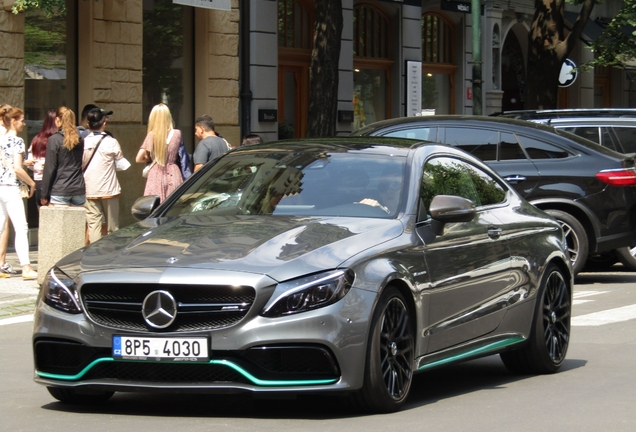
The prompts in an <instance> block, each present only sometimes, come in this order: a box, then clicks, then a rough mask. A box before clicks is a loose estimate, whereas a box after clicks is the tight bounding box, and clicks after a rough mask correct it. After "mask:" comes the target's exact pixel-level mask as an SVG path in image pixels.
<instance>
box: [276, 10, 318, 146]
mask: <svg viewBox="0 0 636 432" xmlns="http://www.w3.org/2000/svg"><path fill="white" fill-rule="evenodd" d="M314 12H315V7H314V4H313V2H311V1H309V0H278V118H279V124H278V138H279V139H285V138H300V137H304V136H306V135H307V111H308V108H309V104H308V99H309V64H310V61H311V49H312V46H313V28H314Z"/></svg>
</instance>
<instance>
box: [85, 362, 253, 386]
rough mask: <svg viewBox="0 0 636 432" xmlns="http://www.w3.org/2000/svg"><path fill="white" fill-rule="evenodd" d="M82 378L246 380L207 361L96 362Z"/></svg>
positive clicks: (189, 381)
mask: <svg viewBox="0 0 636 432" xmlns="http://www.w3.org/2000/svg"><path fill="white" fill-rule="evenodd" d="M83 379H87V380H90V379H116V380H124V381H136V382H140V381H145V382H180V383H194V382H206V383H212V382H233V383H244V384H247V383H249V381H248V380H247V379H246V378H245V377H243V375H241V374H240V373H238V372H235V371H234V370H233V369H231V368H229V367H227V366H222V365H212V364H207V363H201V364H198V363H192V364H186V363H178V364H175V363H133V362H107V363H100V364H98V365H96V366H95V367H94V368H92V369H91V370H90V371H89V372H88V373H87V374H86V375H85V376H84V378H83Z"/></svg>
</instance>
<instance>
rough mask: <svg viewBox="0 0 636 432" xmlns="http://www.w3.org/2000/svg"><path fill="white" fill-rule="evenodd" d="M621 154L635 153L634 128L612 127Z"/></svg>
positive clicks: (635, 130) (635, 136)
mask: <svg viewBox="0 0 636 432" xmlns="http://www.w3.org/2000/svg"><path fill="white" fill-rule="evenodd" d="M614 133H615V134H616V138H617V139H618V143H619V145H620V147H621V148H622V150H618V151H620V152H621V153H636V127H614Z"/></svg>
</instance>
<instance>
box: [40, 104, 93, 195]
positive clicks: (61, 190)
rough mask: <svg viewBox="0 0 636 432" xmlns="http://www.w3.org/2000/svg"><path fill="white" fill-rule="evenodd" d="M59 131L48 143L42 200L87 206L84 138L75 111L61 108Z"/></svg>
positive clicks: (57, 118) (59, 112)
mask: <svg viewBox="0 0 636 432" xmlns="http://www.w3.org/2000/svg"><path fill="white" fill-rule="evenodd" d="M55 125H56V126H57V127H58V131H57V132H55V133H54V134H53V135H51V136H50V137H49V139H48V141H47V144H46V159H45V161H46V163H45V164H44V173H42V192H41V198H40V203H41V204H42V205H43V206H45V205H49V203H50V204H52V205H59V206H68V205H71V206H83V205H84V203H85V202H86V186H85V184H84V175H83V173H82V155H83V154H84V140H83V139H82V137H80V135H79V134H78V133H77V129H76V127H75V113H74V112H73V111H72V110H71V109H69V108H67V107H64V106H63V107H60V108H58V110H57V113H56V115H55Z"/></svg>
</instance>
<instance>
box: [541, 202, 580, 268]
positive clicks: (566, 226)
mask: <svg viewBox="0 0 636 432" xmlns="http://www.w3.org/2000/svg"><path fill="white" fill-rule="evenodd" d="M545 212H546V213H547V214H549V215H550V216H552V217H553V218H555V219H556V220H557V221H558V222H559V224H561V227H562V228H563V233H564V234H565V241H566V242H567V246H568V252H569V254H570V261H572V271H573V272H574V274H577V273H580V272H581V270H583V267H585V263H586V261H587V254H588V251H589V243H588V239H587V233H586V232H585V228H583V225H581V223H580V222H579V221H578V220H577V219H576V218H575V217H574V216H572V215H571V214H569V213H566V212H564V211H561V210H546V211H545Z"/></svg>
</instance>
